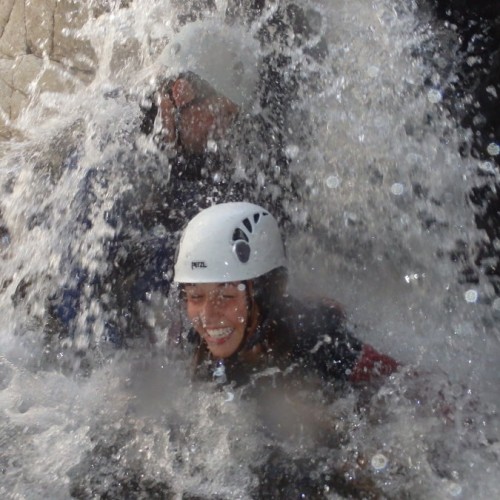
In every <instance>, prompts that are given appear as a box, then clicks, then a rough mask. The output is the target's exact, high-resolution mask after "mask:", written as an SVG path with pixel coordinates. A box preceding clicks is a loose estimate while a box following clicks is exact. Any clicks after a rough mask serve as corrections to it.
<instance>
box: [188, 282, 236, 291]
mask: <svg viewBox="0 0 500 500" xmlns="http://www.w3.org/2000/svg"><path fill="white" fill-rule="evenodd" d="M185 287H186V289H194V288H196V289H202V290H218V289H222V288H237V289H238V290H244V289H245V285H244V284H243V283H242V282H241V281H231V282H229V283H188V284H186V285H185Z"/></svg>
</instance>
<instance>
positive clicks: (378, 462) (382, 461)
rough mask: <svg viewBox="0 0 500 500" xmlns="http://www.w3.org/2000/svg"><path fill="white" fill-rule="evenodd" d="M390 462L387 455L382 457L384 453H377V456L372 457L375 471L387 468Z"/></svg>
mask: <svg viewBox="0 0 500 500" xmlns="http://www.w3.org/2000/svg"><path fill="white" fill-rule="evenodd" d="M388 463H389V461H388V460H387V457H386V456H385V455H382V453H377V454H376V455H373V457H372V461H371V464H372V467H373V468H374V469H375V470H382V469H385V468H386V467H387V464H388Z"/></svg>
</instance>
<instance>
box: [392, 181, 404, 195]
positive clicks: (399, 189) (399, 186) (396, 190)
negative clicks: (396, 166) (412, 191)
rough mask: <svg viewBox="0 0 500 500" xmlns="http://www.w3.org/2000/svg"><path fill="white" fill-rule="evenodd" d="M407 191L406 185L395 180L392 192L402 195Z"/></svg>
mask: <svg viewBox="0 0 500 500" xmlns="http://www.w3.org/2000/svg"><path fill="white" fill-rule="evenodd" d="M404 191H405V187H404V186H403V184H401V183H399V182H395V183H394V184H393V185H392V186H391V193H392V194H394V195H396V196H401V195H402V194H403V193H404Z"/></svg>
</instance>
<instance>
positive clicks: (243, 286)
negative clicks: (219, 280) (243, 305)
mask: <svg viewBox="0 0 500 500" xmlns="http://www.w3.org/2000/svg"><path fill="white" fill-rule="evenodd" d="M236 288H238V290H239V291H240V292H244V291H245V290H246V286H245V283H240V284H239V285H238V286H237V287H236Z"/></svg>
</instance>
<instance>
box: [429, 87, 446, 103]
mask: <svg viewBox="0 0 500 500" xmlns="http://www.w3.org/2000/svg"><path fill="white" fill-rule="evenodd" d="M427 99H428V100H429V102H432V104H437V103H438V102H441V100H442V99H443V96H442V95H441V92H439V90H437V89H432V90H429V92H427Z"/></svg>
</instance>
